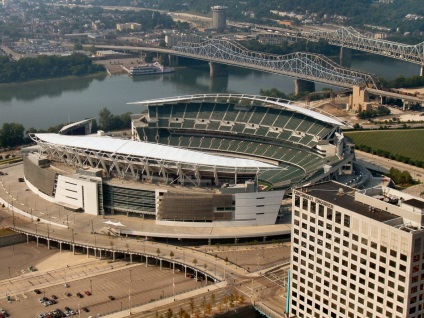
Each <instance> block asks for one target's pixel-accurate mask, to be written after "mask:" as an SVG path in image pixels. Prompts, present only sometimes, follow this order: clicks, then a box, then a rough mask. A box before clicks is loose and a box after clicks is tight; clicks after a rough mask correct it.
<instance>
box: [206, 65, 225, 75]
mask: <svg viewBox="0 0 424 318" xmlns="http://www.w3.org/2000/svg"><path fill="white" fill-rule="evenodd" d="M209 75H210V77H215V76H227V75H228V66H227V65H225V64H219V63H213V62H209Z"/></svg>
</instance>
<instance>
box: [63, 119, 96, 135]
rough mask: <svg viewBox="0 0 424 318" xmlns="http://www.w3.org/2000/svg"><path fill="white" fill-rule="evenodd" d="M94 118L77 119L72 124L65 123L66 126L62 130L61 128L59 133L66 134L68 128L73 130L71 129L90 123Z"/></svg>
mask: <svg viewBox="0 0 424 318" xmlns="http://www.w3.org/2000/svg"><path fill="white" fill-rule="evenodd" d="M92 120H94V117H93V118H88V119H84V120H80V121H77V122H75V123H72V124H69V125H65V126H63V127H62V129H61V130H59V134H64V133H65V132H66V131H68V130H71V129H74V128H77V127H81V126H84V125H86V124H88V123H90V122H91V121H92Z"/></svg>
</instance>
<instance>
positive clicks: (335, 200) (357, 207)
mask: <svg viewBox="0 0 424 318" xmlns="http://www.w3.org/2000/svg"><path fill="white" fill-rule="evenodd" d="M304 190H306V193H307V194H308V195H312V196H314V197H316V198H318V199H320V200H323V201H326V202H328V203H331V204H334V205H337V206H340V207H342V208H345V209H348V210H350V211H352V212H355V213H358V214H360V215H363V216H366V217H369V218H370V219H373V220H376V221H379V222H387V221H390V220H393V219H397V218H399V216H398V215H395V214H392V213H388V212H386V211H383V210H381V209H377V208H375V207H373V206H371V205H367V204H364V203H362V202H359V201H356V200H355V191H356V190H355V189H353V188H350V187H347V186H345V185H343V184H341V183H338V182H334V181H329V182H324V183H319V184H315V185H312V186H309V187H306V188H304Z"/></svg>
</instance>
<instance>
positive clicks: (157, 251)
mask: <svg viewBox="0 0 424 318" xmlns="http://www.w3.org/2000/svg"><path fill="white" fill-rule="evenodd" d="M156 254H158V256H159V255H160V248H159V247H158V249H157V250H156Z"/></svg>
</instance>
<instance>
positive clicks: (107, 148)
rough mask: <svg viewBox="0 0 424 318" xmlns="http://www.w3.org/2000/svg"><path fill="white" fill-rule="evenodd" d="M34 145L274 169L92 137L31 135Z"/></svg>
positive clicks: (215, 157) (227, 165)
mask: <svg viewBox="0 0 424 318" xmlns="http://www.w3.org/2000/svg"><path fill="white" fill-rule="evenodd" d="M33 136H35V137H36V138H37V139H39V140H38V141H42V142H45V143H50V144H54V145H58V146H64V147H75V148H80V149H90V150H95V151H103V152H109V153H112V154H115V153H116V154H121V155H126V156H136V157H142V158H153V159H156V160H166V161H173V162H184V163H190V164H199V165H206V166H222V167H235V168H276V166H274V165H271V164H268V163H264V162H261V161H256V160H249V159H240V158H229V157H224V156H217V155H211V154H206V153H202V152H199V151H194V150H186V149H182V148H176V147H172V146H166V145H160V144H154V143H148V142H140V141H133V140H124V139H116V138H110V137H97V136H96V137H95V136H67V135H58V134H33Z"/></svg>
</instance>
